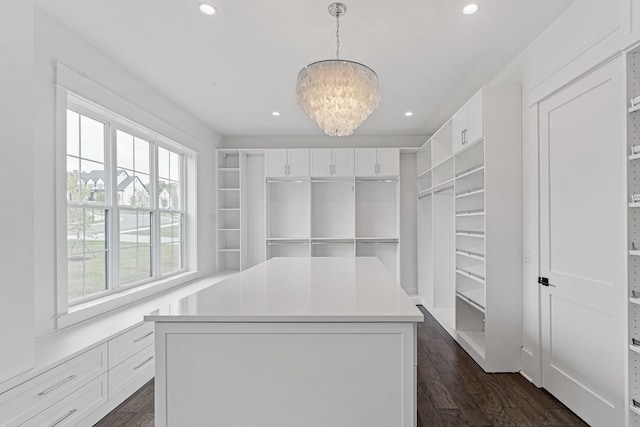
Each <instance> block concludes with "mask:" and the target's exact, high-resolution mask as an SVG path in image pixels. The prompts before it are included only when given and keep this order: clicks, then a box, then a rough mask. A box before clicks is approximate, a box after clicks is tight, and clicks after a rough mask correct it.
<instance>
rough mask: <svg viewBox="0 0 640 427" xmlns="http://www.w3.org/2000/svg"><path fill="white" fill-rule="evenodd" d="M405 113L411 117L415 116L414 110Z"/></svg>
mask: <svg viewBox="0 0 640 427" xmlns="http://www.w3.org/2000/svg"><path fill="white" fill-rule="evenodd" d="M404 115H405V116H406V117H411V116H413V111H407V112H406V113H404Z"/></svg>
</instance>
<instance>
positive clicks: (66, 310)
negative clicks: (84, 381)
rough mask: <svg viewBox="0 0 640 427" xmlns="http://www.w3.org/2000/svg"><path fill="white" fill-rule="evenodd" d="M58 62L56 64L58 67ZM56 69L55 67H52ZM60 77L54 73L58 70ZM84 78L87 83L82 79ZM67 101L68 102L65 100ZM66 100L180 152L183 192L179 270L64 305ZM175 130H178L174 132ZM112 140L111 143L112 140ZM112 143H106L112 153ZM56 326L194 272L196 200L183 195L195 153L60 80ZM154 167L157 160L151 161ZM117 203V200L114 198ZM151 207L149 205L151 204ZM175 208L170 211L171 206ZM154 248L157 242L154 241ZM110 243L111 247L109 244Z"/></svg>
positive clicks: (192, 182)
mask: <svg viewBox="0 0 640 427" xmlns="http://www.w3.org/2000/svg"><path fill="white" fill-rule="evenodd" d="M58 67H59V66H58ZM62 70H63V71H65V70H66V72H68V71H69V70H68V69H65V68H64V67H62ZM58 71H60V68H59V69H58ZM58 77H60V73H58ZM87 82H88V83H87ZM87 82H84V84H88V85H89V86H91V85H93V86H94V87H92V89H93V90H92V95H94V97H95V95H96V92H100V90H96V87H97V88H98V89H99V88H100V87H99V86H97V85H95V84H93V83H92V82H90V81H87ZM103 91H104V92H105V99H106V98H111V99H113V98H114V96H115V95H114V94H113V93H111V92H108V91H106V90H104V89H103ZM70 101H71V102H70ZM118 101H119V102H124V103H126V102H127V101H125V100H122V99H118ZM69 104H73V105H74V106H78V107H80V108H82V109H85V108H86V109H87V110H88V111H89V112H90V114H89V116H92V115H94V116H95V115H97V116H104V118H106V119H108V120H110V121H114V122H117V124H118V126H117V128H119V129H122V130H125V131H127V129H129V128H131V129H132V130H133V131H135V134H139V135H142V136H145V137H147V138H151V139H152V140H153V141H155V142H156V145H157V146H158V147H164V148H168V149H173V150H176V151H179V152H180V153H182V154H183V155H184V164H183V169H182V174H183V175H182V176H181V178H182V183H183V185H185V188H184V189H183V194H184V200H183V203H184V211H179V212H181V213H184V217H185V220H184V222H185V224H184V241H185V244H184V248H183V251H184V265H183V269H181V270H179V271H176V272H172V273H171V274H168V275H164V276H159V277H155V278H154V279H153V280H151V281H146V282H140V283H136V284H132V285H127V286H125V287H122V288H119V289H117V290H116V291H115V292H114V291H108V292H107V293H104V294H100V295H99V296H96V297H95V298H90V299H86V300H83V301H81V302H79V303H74V304H73V305H70V304H69V301H68V296H67V247H66V245H67V243H66V232H67V224H66V218H67V201H66V197H64V196H62V195H66V191H67V188H66V156H67V152H66V133H67V132H66V111H67V108H68V106H69ZM110 131H111V132H115V127H112V129H111V130H110ZM177 132H178V133H179V131H177ZM113 145H115V144H113ZM113 149H114V147H113V146H112V153H113ZM153 158H154V160H153V161H154V162H155V161H157V159H156V156H155V155H154V156H153ZM55 162H56V169H55V170H56V186H55V187H56V197H55V199H56V209H55V212H56V217H55V223H56V224H55V225H56V271H57V273H56V313H57V315H56V327H57V328H64V327H67V326H71V325H73V324H75V323H78V322H82V321H85V320H88V319H90V318H92V317H95V316H98V315H100V314H103V313H106V312H108V311H111V310H114V309H117V308H119V307H122V306H124V305H126V304H130V303H133V302H136V301H140V300H142V299H145V298H149V297H151V296H153V295H155V294H158V293H160V292H163V291H166V290H168V289H171V288H173V287H177V286H179V285H182V284H186V283H188V282H190V281H192V280H195V279H197V278H199V277H200V273H199V272H198V267H197V201H196V197H189V194H192V195H195V194H197V152H196V151H194V150H192V149H190V148H189V147H186V146H184V145H181V144H178V143H176V142H173V140H171V139H170V138H168V137H165V136H164V135H162V134H160V133H157V132H154V131H152V130H150V129H148V128H145V127H144V126H142V125H139V124H137V123H135V122H133V121H132V120H129V119H128V118H126V117H123V116H120V115H118V114H117V113H114V112H112V111H109V110H107V109H106V108H105V107H102V106H100V105H98V104H96V103H94V102H92V101H89V100H87V99H85V98H83V97H82V96H80V95H78V94H77V92H75V93H72V92H70V91H69V90H68V89H67V88H65V87H62V86H60V85H56V155H55ZM156 166H157V165H156ZM114 203H117V200H116V201H114ZM154 209H155V207H154ZM157 211H158V212H164V210H161V209H157ZM174 212H175V211H174ZM156 247H157V250H159V246H158V245H156ZM111 248H113V246H111Z"/></svg>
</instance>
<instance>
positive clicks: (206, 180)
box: [0, 0, 221, 353]
mask: <svg viewBox="0 0 640 427" xmlns="http://www.w3.org/2000/svg"><path fill="white" fill-rule="evenodd" d="M17 1H18V0H16V2H17ZM3 15H4V14H3ZM4 16H7V15H4ZM34 18H35V107H34V108H35V116H34V117H35V127H34V129H35V132H34V139H35V144H34V145H35V151H34V157H33V159H32V160H33V165H32V166H31V165H30V166H29V167H28V168H27V170H28V172H29V173H31V174H32V175H33V177H34V179H35V182H36V183H37V185H36V186H35V190H34V193H33V194H34V195H35V209H34V210H33V211H34V212H35V213H36V215H35V221H34V228H33V229H34V234H35V239H36V241H37V242H38V244H37V245H36V249H35V256H34V257H33V262H32V263H31V262H30V263H29V267H30V268H29V270H33V271H35V281H36V287H35V309H36V334H37V336H42V335H44V334H47V333H49V332H52V331H53V330H54V327H55V322H54V316H55V314H56V313H55V301H56V294H55V292H56V284H55V277H56V271H55V260H56V257H55V227H54V223H55V216H54V213H55V201H56V200H55V197H56V195H55V194H54V184H55V183H54V176H55V175H54V170H55V169H54V167H55V164H54V152H55V88H54V82H55V70H54V67H53V64H54V63H55V62H60V63H61V64H64V65H65V66H66V67H68V68H70V69H72V70H74V71H77V72H78V73H81V74H83V75H85V76H86V77H87V78H88V79H90V80H91V81H93V82H95V83H98V84H99V85H101V86H103V87H104V88H105V89H106V90H108V91H111V92H113V93H114V94H116V95H119V96H120V97H121V98H123V99H124V100H125V101H128V103H129V105H130V108H131V109H132V110H134V109H138V110H140V111H146V112H148V113H150V114H148V113H147V115H148V116H149V117H151V116H153V117H152V118H150V119H149V123H145V122H142V123H141V124H142V125H146V126H148V127H150V128H152V129H153V128H154V123H155V122H162V123H163V124H164V126H163V128H164V129H163V130H162V131H161V133H164V134H165V135H166V136H167V137H169V138H172V139H174V140H176V141H177V142H180V143H182V144H184V145H186V146H189V147H190V148H192V149H194V150H196V151H198V152H199V154H198V200H197V206H198V224H197V226H198V268H199V269H200V270H201V271H204V272H213V271H215V269H216V265H215V259H216V256H215V253H216V252H215V247H216V242H215V239H216V233H215V219H216V218H215V198H214V192H213V190H212V189H213V188H215V149H216V148H217V147H218V146H219V145H220V142H221V137H220V136H219V135H218V134H216V133H215V132H214V131H212V130H211V129H210V128H208V127H207V126H205V125H204V124H203V123H201V122H199V121H198V120H197V119H195V118H194V117H192V116H191V115H189V114H188V113H187V112H185V111H184V110H182V109H181V108H179V107H177V106H176V105H175V104H173V103H172V102H171V101H170V100H168V99H167V98H165V97H164V96H163V95H162V94H161V93H159V92H158V91H157V90H154V89H153V88H151V87H149V86H147V85H146V83H145V82H143V81H142V80H140V79H138V78H137V77H136V76H134V75H132V74H130V73H129V72H128V71H127V70H126V69H124V68H122V67H121V66H119V65H118V64H117V63H115V62H113V61H112V60H111V59H109V58H108V57H106V56H105V55H103V54H102V53H100V52H99V51H97V50H96V49H95V48H93V47H92V46H90V45H89V44H87V43H86V42H84V41H83V40H82V39H81V38H79V37H78V36H76V35H75V34H73V33H71V32H70V31H69V30H67V29H66V28H65V27H63V26H62V25H60V24H59V23H58V22H56V21H54V20H53V19H52V18H50V17H49V16H47V15H45V14H44V13H43V12H41V11H39V10H36V11H35V15H34ZM125 104H126V103H125ZM118 112H119V113H121V114H123V115H127V113H126V112H122V111H118ZM143 116H144V115H143ZM154 130H157V129H154ZM22 174H24V171H23V172H22ZM27 183H28V181H27ZM29 213H31V212H29ZM3 247H4V246H3ZM31 258H32V257H29V259H31ZM0 353H2V352H0Z"/></svg>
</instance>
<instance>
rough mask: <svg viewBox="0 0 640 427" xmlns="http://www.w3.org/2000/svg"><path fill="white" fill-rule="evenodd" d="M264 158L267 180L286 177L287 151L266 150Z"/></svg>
mask: <svg viewBox="0 0 640 427" xmlns="http://www.w3.org/2000/svg"><path fill="white" fill-rule="evenodd" d="M264 157H265V176H266V177H267V178H282V177H284V176H287V169H288V168H287V150H266V153H265V156H264Z"/></svg>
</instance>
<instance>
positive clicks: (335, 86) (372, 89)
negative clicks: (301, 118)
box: [296, 3, 380, 136]
mask: <svg viewBox="0 0 640 427" xmlns="http://www.w3.org/2000/svg"><path fill="white" fill-rule="evenodd" d="M345 13H347V7H346V6H345V5H344V4H342V3H332V4H331V5H329V14H330V15H331V16H333V17H335V18H336V59H328V60H324V61H318V62H314V63H312V64H309V65H307V66H306V67H304V68H303V69H302V70H300V73H298V83H297V86H296V95H297V97H298V105H299V106H300V107H302V109H303V110H304V112H305V113H307V115H308V116H309V117H310V118H311V119H312V120H313V121H314V122H316V123H317V124H318V126H320V129H322V130H323V131H324V133H326V134H327V135H329V136H349V135H352V134H353V131H354V130H355V129H357V128H358V127H359V126H360V125H361V124H362V123H363V122H364V121H365V120H366V119H367V117H369V114H371V113H373V112H374V111H375V110H376V108H378V104H379V103H380V87H379V85H378V76H377V74H376V73H375V72H374V71H373V70H372V69H371V68H369V67H367V66H366V65H363V64H360V63H358V62H353V61H346V60H344V59H340V17H341V16H343V15H344V14H345Z"/></svg>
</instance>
